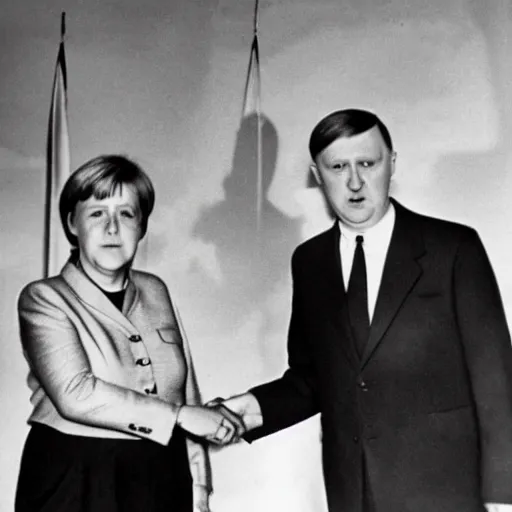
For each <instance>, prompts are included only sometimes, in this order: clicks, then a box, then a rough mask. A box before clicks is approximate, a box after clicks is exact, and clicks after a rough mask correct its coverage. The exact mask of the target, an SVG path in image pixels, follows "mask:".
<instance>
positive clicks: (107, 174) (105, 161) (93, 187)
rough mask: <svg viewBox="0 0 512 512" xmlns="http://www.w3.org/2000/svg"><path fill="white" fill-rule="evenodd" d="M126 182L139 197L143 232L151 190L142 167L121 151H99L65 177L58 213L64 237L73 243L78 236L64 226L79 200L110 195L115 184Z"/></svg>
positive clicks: (75, 244)
mask: <svg viewBox="0 0 512 512" xmlns="http://www.w3.org/2000/svg"><path fill="white" fill-rule="evenodd" d="M123 185H130V186H131V187H133V189H134V190H135V192H136V194H137V196H138V199H139V208H140V212H141V230H142V236H144V235H145V234H146V230H147V227H148V219H149V216H150V214H151V212H152V211H153V207H154V205H155V191H154V188H153V184H152V183H151V180H150V179H149V177H148V175H147V174H146V173H145V172H144V171H143V170H142V168H141V167H140V166H139V165H138V164H136V163H135V162H133V161H132V160H130V159H128V158H127V157H125V156H122V155H100V156H98V157H96V158H93V159H91V160H89V161H87V162H85V163H84V164H83V165H81V166H80V167H79V168H78V169H77V170H76V171H74V172H73V174H71V176H70V177H69V178H68V180H67V181H66V183H65V185H64V188H63V189H62V192H61V194H60V200H59V213H60V220H61V222H62V227H63V228H64V232H65V233H66V238H67V239H68V241H69V243H70V244H71V245H72V246H73V247H78V240H77V238H76V236H75V235H73V233H71V231H70V230H69V227H68V222H67V219H68V215H69V214H71V216H72V217H73V215H74V214H75V208H76V205H77V203H78V202H79V201H86V200H87V199H89V198H90V197H91V196H94V197H95V198H96V199H105V198H106V197H111V196H112V195H113V194H114V192H115V191H116V189H117V188H118V187H122V186H123Z"/></svg>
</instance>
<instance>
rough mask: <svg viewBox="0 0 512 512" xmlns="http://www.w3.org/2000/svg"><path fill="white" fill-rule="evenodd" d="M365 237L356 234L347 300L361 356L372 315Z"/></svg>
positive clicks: (351, 323)
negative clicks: (367, 280) (369, 312)
mask: <svg viewBox="0 0 512 512" xmlns="http://www.w3.org/2000/svg"><path fill="white" fill-rule="evenodd" d="M363 242H364V238H363V237H362V236H361V235H357V236H356V249H355V251H354V260H353V262H352V272H351V273H350V280H349V282H348V291H347V302H348V310H349V316H350V325H351V327H352V332H353V333H354V337H355V340H356V348H357V351H358V353H359V355H360V356H361V355H362V354H363V351H364V347H365V346H366V342H367V341H368V336H369V334H370V317H369V315H368V288H367V282H366V262H365V259H364V250H363Z"/></svg>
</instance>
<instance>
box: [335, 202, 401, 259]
mask: <svg viewBox="0 0 512 512" xmlns="http://www.w3.org/2000/svg"><path fill="white" fill-rule="evenodd" d="M395 218H396V212H395V207H394V206H393V203H391V202H390V203H389V207H388V209H387V211H386V213H385V214H384V216H383V217H382V219H380V221H379V222H377V224H375V226H372V227H371V228H369V229H367V230H366V231H364V232H360V231H355V230H353V229H350V228H348V227H347V226H346V225H345V224H343V223H342V222H341V221H340V220H338V226H339V229H340V233H341V237H340V241H341V243H344V244H348V245H355V239H356V236H357V235H363V236H364V246H365V250H367V249H370V250H371V248H372V247H382V246H384V247H387V246H388V245H389V241H390V240H391V234H392V233H393V227H394V225H395Z"/></svg>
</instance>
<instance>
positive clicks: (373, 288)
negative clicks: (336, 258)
mask: <svg viewBox="0 0 512 512" xmlns="http://www.w3.org/2000/svg"><path fill="white" fill-rule="evenodd" d="M395 217H396V214H395V207H394V206H393V205H392V204H390V205H389V208H388V210H387V212H386V213H385V214H384V217H382V219H381V220H380V221H379V222H378V223H377V224H375V226H372V227H371V228H370V229H368V230H366V231H364V232H359V231H354V230H352V229H351V228H348V227H347V226H346V225H345V224H342V222H341V221H339V222H338V225H339V229H340V233H341V234H340V254H341V267H342V271H343V282H344V284H345V290H348V283H349V279H350V272H351V271H352V262H353V260H354V250H355V248H356V236H357V235H362V236H363V237H364V242H363V249H364V257H365V262H366V281H367V286H368V315H369V318H370V322H371V320H372V317H373V312H374V311H375V304H376V303H377V296H378V294H379V288H380V282H381V279H382V272H383V270H384V263H385V262H386V255H387V253H388V248H389V243H390V242H391V235H392V234H393V227H394V226H395Z"/></svg>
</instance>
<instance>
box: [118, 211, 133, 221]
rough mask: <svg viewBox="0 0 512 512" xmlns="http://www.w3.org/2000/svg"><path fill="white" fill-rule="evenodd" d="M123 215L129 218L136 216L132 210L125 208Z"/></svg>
mask: <svg viewBox="0 0 512 512" xmlns="http://www.w3.org/2000/svg"><path fill="white" fill-rule="evenodd" d="M121 215H122V216H123V217H126V218H127V219H133V218H134V217H135V215H134V214H133V212H131V211H130V210H123V211H122V212H121Z"/></svg>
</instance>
